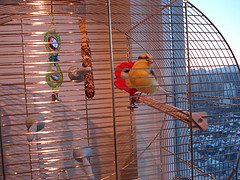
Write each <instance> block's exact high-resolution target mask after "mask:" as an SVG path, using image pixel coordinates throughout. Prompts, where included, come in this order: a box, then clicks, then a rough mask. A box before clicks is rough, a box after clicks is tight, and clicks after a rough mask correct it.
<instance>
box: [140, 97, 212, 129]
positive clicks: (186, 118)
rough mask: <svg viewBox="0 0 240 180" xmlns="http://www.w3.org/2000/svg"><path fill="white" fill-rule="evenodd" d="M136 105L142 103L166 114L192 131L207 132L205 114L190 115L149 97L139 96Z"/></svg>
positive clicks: (194, 113)
mask: <svg viewBox="0 0 240 180" xmlns="http://www.w3.org/2000/svg"><path fill="white" fill-rule="evenodd" d="M137 102H138V103H144V104H146V105H148V106H150V107H152V108H154V109H157V110H159V111H161V112H163V113H165V114H168V115H170V116H172V117H174V118H176V119H179V120H180V121H182V122H184V123H186V124H188V125H190V124H192V127H193V130H207V128H208V122H207V119H206V117H207V113H206V112H193V113H192V114H191V115H190V112H187V111H183V110H182V109H180V108H177V107H175V106H171V105H169V104H165V103H159V102H158V101H156V100H154V99H151V98H149V97H144V96H140V97H139V98H137Z"/></svg>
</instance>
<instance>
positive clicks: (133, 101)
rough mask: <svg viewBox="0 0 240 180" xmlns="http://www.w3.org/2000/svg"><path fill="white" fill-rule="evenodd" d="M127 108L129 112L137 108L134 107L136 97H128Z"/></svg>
mask: <svg viewBox="0 0 240 180" xmlns="http://www.w3.org/2000/svg"><path fill="white" fill-rule="evenodd" d="M128 108H129V109H131V110H133V109H136V108H138V107H137V106H136V96H131V97H130V106H128Z"/></svg>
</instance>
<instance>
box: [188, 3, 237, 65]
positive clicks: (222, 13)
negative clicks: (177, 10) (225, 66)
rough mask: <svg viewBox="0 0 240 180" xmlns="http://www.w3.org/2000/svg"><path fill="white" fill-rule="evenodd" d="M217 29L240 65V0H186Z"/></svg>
mask: <svg viewBox="0 0 240 180" xmlns="http://www.w3.org/2000/svg"><path fill="white" fill-rule="evenodd" d="M188 1H189V2H190V3H192V4H193V5H194V6H196V7H197V8H198V9H199V10H200V11H201V12H202V13H203V14H204V15H205V16H207V17H208V18H209V19H210V21H211V22H212V23H213V24H214V25H215V26H216V27H217V28H218V30H219V31H220V32H221V34H222V35H223V37H224V38H225V39H226V41H227V42H228V44H229V46H230V47H231V49H232V51H233V54H234V55H235V57H236V59H237V61H238V64H240V0H188Z"/></svg>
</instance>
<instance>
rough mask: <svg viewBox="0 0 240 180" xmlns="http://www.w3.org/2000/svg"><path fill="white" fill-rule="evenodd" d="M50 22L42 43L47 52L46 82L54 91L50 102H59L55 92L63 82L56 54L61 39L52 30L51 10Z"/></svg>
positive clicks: (53, 29)
mask: <svg viewBox="0 0 240 180" xmlns="http://www.w3.org/2000/svg"><path fill="white" fill-rule="evenodd" d="M51 17H52V22H51V25H50V26H49V29H48V31H47V32H46V33H45V35H44V42H45V47H46V50H47V51H48V52H49V58H48V60H49V65H48V68H47V74H46V82H47V84H48V86H50V87H51V88H52V90H54V92H53V94H52V101H60V98H59V95H58V93H56V90H57V89H58V87H59V86H61V84H62V82H63V73H62V71H61V68H60V65H59V59H58V53H59V51H60V49H61V38H60V36H59V34H58V33H57V31H56V30H55V28H54V17H53V14H52V9H51Z"/></svg>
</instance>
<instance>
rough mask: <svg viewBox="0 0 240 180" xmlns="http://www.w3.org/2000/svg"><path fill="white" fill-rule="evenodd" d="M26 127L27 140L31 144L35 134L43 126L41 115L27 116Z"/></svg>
mask: <svg viewBox="0 0 240 180" xmlns="http://www.w3.org/2000/svg"><path fill="white" fill-rule="evenodd" d="M26 126H27V130H28V134H27V140H28V142H32V141H33V140H34V139H35V136H36V132H38V131H41V130H42V129H43V128H44V126H45V123H44V117H43V115H42V114H38V115H30V116H28V117H27V119H26Z"/></svg>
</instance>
